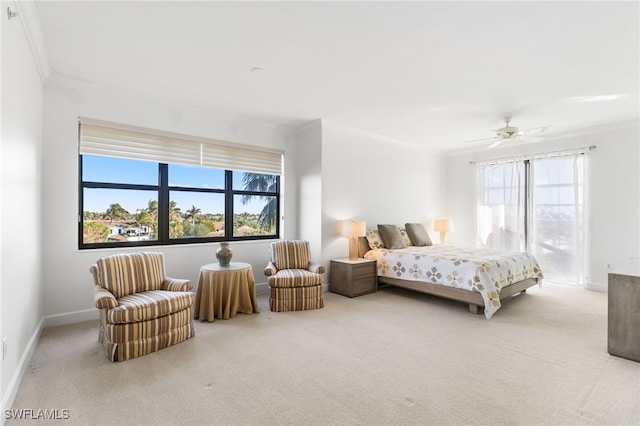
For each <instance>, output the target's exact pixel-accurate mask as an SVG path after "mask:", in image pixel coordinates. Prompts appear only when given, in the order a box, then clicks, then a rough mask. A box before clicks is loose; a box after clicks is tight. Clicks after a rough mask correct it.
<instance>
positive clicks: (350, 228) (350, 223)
mask: <svg viewBox="0 0 640 426" xmlns="http://www.w3.org/2000/svg"><path fill="white" fill-rule="evenodd" d="M341 235H342V236H343V237H364V236H365V235H367V224H366V223H365V222H364V221H360V220H345V221H344V222H342V233H341Z"/></svg>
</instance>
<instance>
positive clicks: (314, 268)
mask: <svg viewBox="0 0 640 426" xmlns="http://www.w3.org/2000/svg"><path fill="white" fill-rule="evenodd" d="M308 269H309V271H310V272H315V273H316V274H324V265H320V264H319V263H311V264H309V268H308Z"/></svg>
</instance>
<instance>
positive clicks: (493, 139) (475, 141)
mask: <svg viewBox="0 0 640 426" xmlns="http://www.w3.org/2000/svg"><path fill="white" fill-rule="evenodd" d="M496 139H497V138H495V137H493V138H482V139H472V140H470V141H464V142H463V143H481V142H492V141H495V140H496Z"/></svg>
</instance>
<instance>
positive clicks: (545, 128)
mask: <svg viewBox="0 0 640 426" xmlns="http://www.w3.org/2000/svg"><path fill="white" fill-rule="evenodd" d="M551 130H553V128H552V127H551V126H543V127H535V128H533V129H527V130H523V131H521V132H519V135H521V136H529V135H541V134H543V133H547V132H550V131H551Z"/></svg>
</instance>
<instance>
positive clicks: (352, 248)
mask: <svg viewBox="0 0 640 426" xmlns="http://www.w3.org/2000/svg"><path fill="white" fill-rule="evenodd" d="M349 260H358V237H349Z"/></svg>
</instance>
